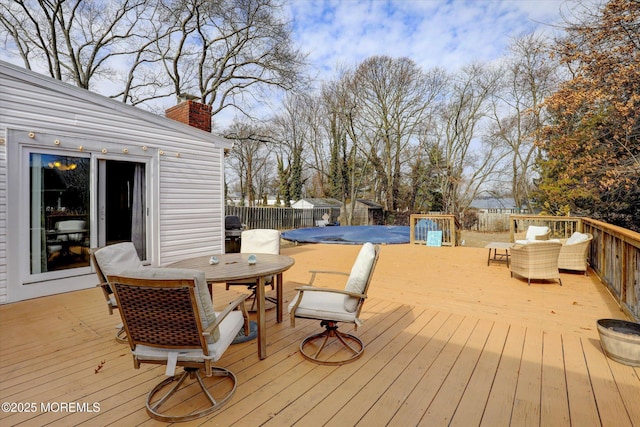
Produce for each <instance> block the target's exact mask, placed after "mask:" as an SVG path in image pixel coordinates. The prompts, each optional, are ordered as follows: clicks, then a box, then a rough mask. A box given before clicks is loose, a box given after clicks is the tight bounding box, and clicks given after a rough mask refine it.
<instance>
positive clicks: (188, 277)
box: [107, 268, 249, 422]
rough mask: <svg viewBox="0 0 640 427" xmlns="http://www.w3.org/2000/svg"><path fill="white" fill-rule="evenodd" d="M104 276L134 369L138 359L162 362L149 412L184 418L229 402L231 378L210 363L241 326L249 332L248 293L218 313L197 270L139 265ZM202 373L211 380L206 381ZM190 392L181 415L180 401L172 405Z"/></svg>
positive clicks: (167, 419) (167, 418)
mask: <svg viewBox="0 0 640 427" xmlns="http://www.w3.org/2000/svg"><path fill="white" fill-rule="evenodd" d="M107 278H108V281H109V283H110V284H111V286H112V288H113V290H114V292H115V295H116V299H117V301H118V306H119V307H120V311H121V313H122V320H123V322H124V327H125V330H126V331H127V338H128V341H129V345H130V347H131V354H132V356H133V362H134V367H135V368H136V369H139V368H140V365H141V364H143V363H148V364H160V365H166V371H165V373H166V375H168V376H169V378H167V379H165V380H163V381H162V382H160V383H159V384H158V385H156V386H155V387H154V388H153V389H152V390H151V391H150V392H149V394H148V396H147V400H146V407H147V412H148V414H149V416H151V417H152V418H154V419H156V420H160V421H165V422H179V421H189V420H193V419H196V418H200V417H203V416H206V415H208V414H210V413H212V412H213V411H215V410H217V409H220V407H222V406H223V405H224V404H225V403H226V402H228V401H229V399H230V398H231V397H232V396H233V394H234V392H235V390H236V382H237V381H236V377H235V375H234V374H233V373H232V372H231V371H229V370H227V369H225V368H220V367H215V366H213V362H216V361H217V360H219V359H220V358H221V357H222V355H223V354H224V352H225V351H226V350H227V348H228V347H229V345H230V344H231V343H232V342H233V340H234V338H235V337H236V336H237V335H238V332H240V330H242V328H243V327H244V333H245V335H248V334H249V320H248V316H247V311H246V309H245V307H244V301H245V299H246V298H247V296H246V295H243V296H242V297H240V298H238V299H236V300H235V301H233V302H232V303H231V304H230V305H228V306H227V307H226V308H225V310H224V311H222V312H214V311H213V303H212V300H211V296H210V294H209V290H208V289H207V284H206V281H205V276H204V273H203V272H201V271H197V270H186V269H173V268H144V269H137V270H129V271H124V272H123V273H122V274H121V275H119V276H108V277H107ZM236 308H240V309H241V311H237V310H235V309H236ZM176 366H182V367H184V372H182V373H181V374H180V375H174V374H175V368H176ZM201 373H204V375H205V377H216V378H215V379H210V380H209V381H208V382H209V383H210V384H209V385H206V384H205V378H203V377H202V375H201ZM187 377H189V378H191V379H195V380H196V381H194V382H189V383H195V384H197V385H199V387H200V389H199V390H198V389H197V386H195V384H194V386H191V385H187V382H185V380H186V379H187ZM167 389H168V390H167ZM178 390H180V397H179V398H177V399H174V400H175V401H174V402H172V400H171V396H173V395H174V394H175V393H176V392H178ZM194 390H195V394H194V396H193V397H192V398H190V399H189V400H190V403H189V405H186V408H187V409H188V411H189V412H188V413H186V414H185V413H184V412H183V410H181V408H180V405H177V407H176V406H175V405H176V404H177V403H180V402H182V401H184V400H185V393H187V396H188V393H194ZM200 392H201V393H202V394H200ZM202 395H204V396H205V397H206V402H204V401H205V399H202ZM157 396H161V397H159V398H158V399H156V397H157ZM194 408H195V409H194Z"/></svg>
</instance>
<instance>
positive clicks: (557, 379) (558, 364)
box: [540, 333, 580, 425]
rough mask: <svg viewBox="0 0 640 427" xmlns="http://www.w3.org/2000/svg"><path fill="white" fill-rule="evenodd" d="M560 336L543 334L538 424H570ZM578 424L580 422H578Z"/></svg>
mask: <svg viewBox="0 0 640 427" xmlns="http://www.w3.org/2000/svg"><path fill="white" fill-rule="evenodd" d="M562 350H563V349H562V336H561V335H557V334H548V333H545V334H543V337H542V384H541V395H540V424H542V425H552V424H554V423H558V424H561V425H567V424H570V422H571V420H570V418H569V402H568V400H567V379H566V376H565V370H564V355H563V352H562ZM578 425H580V424H578Z"/></svg>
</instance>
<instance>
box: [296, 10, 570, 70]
mask: <svg viewBox="0 0 640 427" xmlns="http://www.w3.org/2000/svg"><path fill="white" fill-rule="evenodd" d="M570 6H571V2H568V1H566V0H448V1H447V0H395V1H394V0H363V1H360V0H324V1H322V0H319V1H316V0H290V7H289V12H290V17H291V18H292V20H293V22H294V39H295V41H296V42H297V43H298V45H299V47H300V48H301V49H302V50H303V51H305V52H308V54H309V60H310V61H311V63H312V65H313V69H314V71H315V73H318V75H319V76H320V77H321V78H327V77H333V76H334V75H335V71H336V69H337V67H338V66H355V65H357V64H358V63H360V62H361V61H362V60H364V59H365V58H368V57H370V56H372V55H389V56H393V57H400V56H406V57H409V58H412V59H413V60H414V61H416V63H417V64H418V65H420V66H422V67H423V68H424V69H428V68H431V67H434V66H442V67H444V68H446V69H449V70H452V71H454V70H456V69H458V68H460V67H461V66H463V65H466V64H469V63H472V62H474V61H481V62H485V61H492V60H495V59H497V58H499V57H501V56H503V55H504V54H505V48H506V47H507V45H508V44H509V40H510V38H512V37H516V36H518V35H522V34H525V33H530V32H531V31H533V30H538V31H545V32H547V33H551V32H552V31H553V27H552V26H551V25H552V24H554V23H555V24H557V23H558V22H560V20H561V12H560V11H561V9H562V10H563V11H566V10H567V9H568V7H570ZM315 73H314V74H315Z"/></svg>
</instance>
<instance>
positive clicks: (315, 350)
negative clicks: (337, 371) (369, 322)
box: [289, 243, 380, 365]
mask: <svg viewBox="0 0 640 427" xmlns="http://www.w3.org/2000/svg"><path fill="white" fill-rule="evenodd" d="M379 254H380V247H379V246H377V245H376V246H374V245H373V244H371V243H365V244H364V245H363V246H362V248H361V249H360V253H359V254H358V257H357V258H356V261H355V263H354V264H353V267H352V269H351V274H348V273H342V272H335V271H320V270H312V271H311V280H310V282H309V284H308V285H307V286H301V287H298V288H296V290H297V291H298V294H297V295H296V296H295V297H294V299H293V300H292V301H291V304H290V305H289V315H290V317H291V326H292V327H295V319H296V318H297V317H298V318H306V319H316V320H320V326H322V327H324V328H325V330H324V331H323V332H321V333H317V334H313V335H310V336H308V337H306V338H305V339H304V340H303V341H302V342H301V343H300V353H301V354H302V355H303V356H304V358H305V359H307V360H310V361H312V362H315V363H319V364H321V365H342V364H344V363H348V362H352V361H354V360H356V359H358V358H359V357H360V356H362V354H363V352H364V343H363V342H362V340H361V339H360V338H358V337H356V336H355V335H352V334H347V333H343V332H340V331H338V323H339V322H343V323H353V324H354V325H355V329H356V330H357V328H358V325H360V324H361V321H360V319H359V318H358V316H360V311H361V310H362V305H363V304H364V300H365V299H366V298H367V290H368V289H369V284H370V283H371V278H372V277H373V272H374V270H375V267H376V263H377V262H378V257H379ZM320 273H323V274H336V275H343V276H348V277H349V278H348V280H347V284H346V287H345V289H344V290H341V289H328V288H322V287H317V286H313V282H314V281H315V279H316V275H317V274H320ZM330 339H331V340H330ZM333 344H336V346H335V347H337V348H338V349H337V350H336V349H335V347H334V345H333ZM323 350H325V351H324V352H323ZM344 354H346V356H345V355H344Z"/></svg>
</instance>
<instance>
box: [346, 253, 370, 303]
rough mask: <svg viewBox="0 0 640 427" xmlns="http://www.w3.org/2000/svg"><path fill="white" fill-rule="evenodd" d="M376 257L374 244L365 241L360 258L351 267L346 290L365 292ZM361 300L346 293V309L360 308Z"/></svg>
mask: <svg viewBox="0 0 640 427" xmlns="http://www.w3.org/2000/svg"><path fill="white" fill-rule="evenodd" d="M375 257H376V250H375V247H374V246H373V244H371V243H365V244H364V245H362V249H360V253H359V254H358V258H356V262H355V263H354V264H353V267H351V274H350V275H349V279H348V280H347V285H346V286H345V290H347V291H350V292H358V293H363V292H364V288H365V287H366V286H367V281H368V280H369V273H370V272H371V267H372V265H373V261H374V260H375ZM359 301H360V298H354V297H350V296H347V295H345V296H344V309H345V310H347V311H348V312H350V313H353V312H355V311H356V310H357V308H358V302H359Z"/></svg>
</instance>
